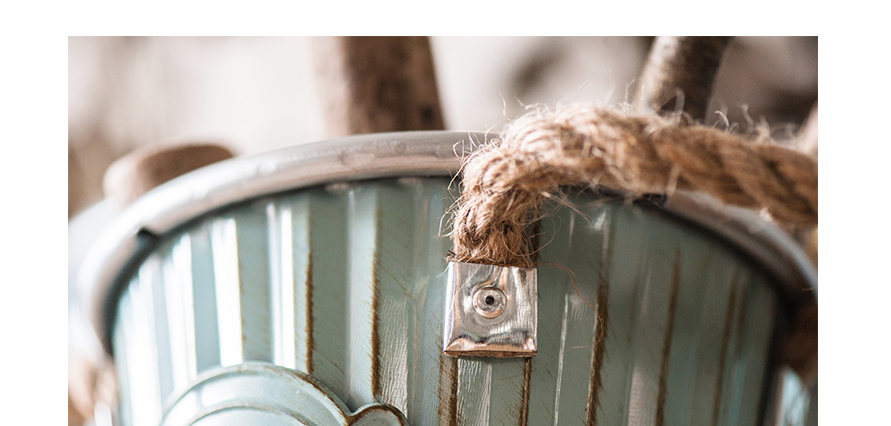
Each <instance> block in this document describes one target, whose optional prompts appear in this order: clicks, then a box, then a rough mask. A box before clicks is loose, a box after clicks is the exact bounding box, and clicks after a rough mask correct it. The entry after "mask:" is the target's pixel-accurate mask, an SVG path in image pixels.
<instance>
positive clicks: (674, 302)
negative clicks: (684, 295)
mask: <svg viewBox="0 0 891 426" xmlns="http://www.w3.org/2000/svg"><path fill="white" fill-rule="evenodd" d="M680 288H681V250H680V249H675V254H674V270H673V271H672V274H671V298H670V299H669V302H668V327H667V329H666V330H665V340H664V341H663V343H662V366H661V367H660V371H659V395H658V396H657V398H656V404H657V406H656V426H662V425H663V424H664V422H665V397H666V393H667V390H668V357H669V354H670V353H671V338H672V335H673V334H674V319H675V314H676V313H677V308H678V293H680Z"/></svg>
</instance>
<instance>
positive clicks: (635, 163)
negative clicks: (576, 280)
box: [450, 105, 817, 267]
mask: <svg viewBox="0 0 891 426" xmlns="http://www.w3.org/2000/svg"><path fill="white" fill-rule="evenodd" d="M462 170H463V171H462V173H463V176H462V178H463V179H462V181H463V192H462V194H461V197H460V199H459V200H458V207H457V209H456V210H455V211H454V218H453V220H454V229H453V232H452V239H453V241H454V254H453V255H452V256H451V257H450V260H452V261H459V262H472V263H486V264H497V265H509V266H523V267H534V265H535V264H534V262H533V258H532V253H533V251H534V248H533V247H532V246H531V244H530V241H529V237H528V235H527V233H526V227H527V226H528V225H529V218H530V212H535V211H537V209H538V207H539V206H540V205H541V203H542V202H543V201H544V200H545V199H546V198H550V197H553V196H554V195H555V194H556V193H557V191H558V190H559V187H560V186H562V185H575V184H599V185H604V186H606V187H611V188H614V189H619V190H624V191H627V192H629V193H631V194H633V195H642V194H645V193H650V194H652V193H657V194H670V193H671V192H672V191H673V190H675V189H686V190H693V191H701V192H705V193H708V194H710V195H711V196H713V197H715V198H717V199H718V200H721V201H723V202H724V203H727V204H731V205H736V206H741V207H749V208H764V209H766V210H767V212H768V213H769V214H770V215H771V216H772V217H773V218H774V220H776V221H777V222H779V223H782V224H796V225H816V224H817V162H816V160H814V159H813V158H811V157H809V156H807V155H805V154H802V153H799V152H796V151H792V150H789V149H786V148H782V147H779V146H776V145H771V144H768V143H753V142H752V141H749V140H746V139H744V138H742V137H740V136H737V135H734V134H731V133H727V132H724V131H720V130H716V129H713V128H710V127H705V126H681V125H678V124H677V123H676V122H675V121H672V120H669V119H665V118H660V117H656V116H634V115H625V114H623V113H619V112H615V111H612V110H609V109H605V108H602V107H596V106H592V105H573V106H568V107H564V108H560V109H557V110H555V111H536V112H533V113H530V114H527V115H525V116H523V117H521V118H519V119H517V120H516V121H514V122H512V123H511V124H510V125H509V126H508V128H507V129H506V130H505V132H503V133H502V135H501V139H500V140H496V141H494V142H492V143H490V144H488V145H485V146H483V147H482V148H480V149H479V150H477V151H475V152H474V153H473V154H471V155H470V156H469V157H468V158H466V159H465V162H464V165H463V169H462Z"/></svg>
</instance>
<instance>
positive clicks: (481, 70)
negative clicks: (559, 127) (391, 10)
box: [68, 37, 817, 219]
mask: <svg viewBox="0 0 891 426" xmlns="http://www.w3.org/2000/svg"><path fill="white" fill-rule="evenodd" d="M652 42H653V38H652V37H503V38H501V37H495V38H492V37H482V38H479V37H432V38H431V39H430V43H431V49H432V54H433V61H434V67H435V73H436V79H437V84H438V89H439V97H440V101H441V104H442V115H443V119H444V122H445V127H446V129H450V130H474V131H484V130H487V129H491V130H495V131H498V130H500V129H501V127H502V126H503V125H504V124H505V123H506V122H507V120H508V119H512V118H515V117H517V116H518V115H520V114H522V112H523V111H524V105H531V104H544V105H547V106H552V107H553V106H557V105H560V104H567V103H572V102H580V101H588V102H591V101H593V102H599V103H603V104H607V105H610V104H615V103H619V102H625V101H629V102H630V101H632V99H631V97H632V96H633V93H634V90H633V85H634V83H635V82H636V81H637V80H636V79H637V78H639V76H640V72H641V69H642V66H643V64H644V61H645V59H646V55H647V52H648V49H649V47H650V45H651V43H652ZM68 76H69V77H68V78H69V80H68V217H69V219H70V218H72V217H73V216H74V215H76V214H77V213H78V212H80V211H82V210H83V209H85V208H87V207H89V206H90V205H92V204H94V203H96V202H98V201H99V200H101V199H102V197H103V195H102V176H103V174H104V173H105V170H106V168H107V167H108V165H109V164H111V163H112V162H113V161H114V160H115V159H117V158H119V157H120V156H122V155H124V154H126V153H128V152H130V151H132V150H133V149H135V148H139V147H144V146H163V145H168V144H175V143H182V142H216V143H219V144H222V145H224V146H226V147H228V148H229V149H231V150H232V151H233V152H234V153H235V154H236V155H251V154H256V153H260V152H265V151H270V150H274V149H277V148H283V147H287V146H291V145H296V144H303V143H308V142H314V141H318V140H322V139H325V138H326V137H328V134H327V131H326V126H325V120H324V111H323V105H322V100H321V98H320V91H321V89H320V85H319V84H318V79H317V75H316V68H315V66H314V64H313V51H312V40H311V39H309V38H302V37H296V38H267V37H71V38H69V41H68ZM816 100H817V38H816V37H738V38H735V39H734V40H733V41H732V42H731V44H730V46H729V47H728V48H727V51H726V54H725V56H724V60H723V62H722V65H721V67H720V68H719V70H718V74H717V77H716V80H715V87H714V96H713V98H712V101H711V104H710V106H709V111H710V113H709V115H708V117H707V123H708V124H713V125H718V126H724V125H725V124H724V123H725V120H724V119H723V118H722V116H721V114H718V112H719V111H720V112H722V113H723V114H724V115H726V117H727V121H729V122H730V123H735V124H736V125H737V128H738V129H739V130H740V131H742V132H746V131H751V128H752V123H766V124H767V125H768V126H769V128H770V131H771V134H772V135H773V137H774V138H775V139H776V140H778V141H779V142H782V141H784V140H789V139H791V137H792V135H793V134H794V132H795V131H797V129H798V128H799V127H800V126H801V125H802V123H803V122H804V120H805V119H806V118H807V116H808V113H809V112H810V110H811V107H812V106H813V105H814V104H815V102H816Z"/></svg>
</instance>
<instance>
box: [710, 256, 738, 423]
mask: <svg viewBox="0 0 891 426" xmlns="http://www.w3.org/2000/svg"><path fill="white" fill-rule="evenodd" d="M738 287H739V272H736V273H734V275H733V279H732V280H731V284H730V303H729V304H728V306H727V315H725V316H724V335H723V337H721V355H720V358H719V359H718V381H717V389H715V400H714V402H713V403H712V406H713V408H712V425H713V426H717V424H718V413H720V412H721V397H722V395H721V394H722V393H723V391H724V365H725V360H726V358H727V347H728V346H729V345H730V325H731V323H732V321H733V309H734V307H736V292H737V288H738Z"/></svg>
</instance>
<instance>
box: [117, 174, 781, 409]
mask: <svg viewBox="0 0 891 426" xmlns="http://www.w3.org/2000/svg"><path fill="white" fill-rule="evenodd" d="M448 185H449V180H448V179H445V178H430V179H423V178H405V179H399V180H396V179H388V180H378V181H369V182H360V183H353V184H342V185H333V186H329V187H326V188H315V189H308V190H304V191H299V192H295V193H291V194H287V195H281V196H277V197H271V198H264V199H260V200H256V201H253V202H250V203H248V204H243V205H241V206H238V207H235V208H230V209H228V210H226V211H223V212H221V213H216V214H214V215H212V216H209V217H205V218H202V219H200V220H199V221H197V222H194V223H192V224H191V225H189V226H187V227H185V228H184V230H183V231H182V232H181V233H177V234H176V235H175V236H173V237H170V238H167V239H165V241H164V242H163V243H162V244H161V246H160V247H159V248H158V249H157V250H156V251H155V252H153V253H152V254H151V255H150V256H149V257H148V258H147V259H146V260H145V261H144V262H143V264H142V266H141V267H140V268H139V270H138V273H137V274H136V275H135V276H134V277H133V279H132V281H131V282H130V284H129V285H128V286H127V287H126V289H125V290H124V292H123V294H122V296H121V302H120V305H119V308H118V317H117V323H116V326H115V333H114V347H115V360H116V364H117V368H118V369H119V375H118V377H119V379H120V381H121V383H120V387H121V400H122V407H121V416H122V419H123V421H124V423H125V424H128V425H157V424H158V423H159V422H160V420H161V416H162V415H163V413H164V412H166V411H167V410H169V409H170V406H171V405H172V404H173V403H174V401H176V400H177V399H179V398H180V397H181V396H182V395H183V394H187V393H188V389H189V387H190V386H191V385H192V384H193V383H194V382H195V380H196V377H198V375H200V374H202V373H205V372H209V371H213V370H214V369H216V368H220V367H227V366H232V365H238V364H241V363H243V362H249V361H250V362H265V363H271V364H276V365H280V366H283V367H287V368H290V369H294V370H296V371H300V372H303V373H306V374H308V375H310V376H311V377H312V378H314V379H315V380H317V381H318V382H320V383H322V384H323V385H324V386H326V387H327V388H328V389H330V390H331V392H333V393H334V394H335V395H336V396H337V397H338V398H339V399H341V400H342V401H343V402H344V403H345V404H346V406H347V408H348V409H349V410H351V411H355V410H357V409H359V407H360V406H363V405H365V404H369V403H373V402H382V403H386V404H389V405H391V406H393V407H395V408H397V409H399V410H400V411H402V413H403V414H404V415H405V417H406V418H407V419H408V422H409V423H410V424H412V425H438V424H459V425H524V424H528V425H545V424H554V425H558V424H574V425H575V424H598V425H685V424H690V425H756V424H759V421H760V420H761V416H762V411H763V410H764V404H765V401H766V400H767V399H766V397H765V392H767V390H766V389H769V384H770V383H772V380H771V377H770V375H771V374H772V371H771V369H770V368H769V367H768V365H769V364H768V355H769V348H770V343H771V340H772V334H773V330H774V329H775V326H776V325H777V324H776V321H777V310H778V309H777V305H778V303H777V300H776V296H775V293H774V291H773V290H772V288H771V286H770V285H769V283H768V281H767V278H766V277H765V276H764V275H762V274H761V273H759V272H758V271H757V270H755V269H754V268H753V266H752V265H751V264H750V263H748V262H747V261H746V260H744V259H742V258H741V257H740V256H739V255H737V253H736V252H734V251H733V250H731V249H729V248H728V247H726V246H725V245H724V244H723V243H721V242H719V241H717V240H716V239H714V238H712V237H710V236H708V235H706V234H703V233H701V232H698V231H697V230H695V229H693V228H691V227H690V226H688V225H684V224H682V223H679V222H676V221H674V220H672V219H669V218H666V217H663V216H662V215H660V214H659V213H658V212H656V211H654V210H652V209H646V208H641V207H639V206H636V205H626V204H624V203H623V202H622V201H621V200H619V201H615V202H604V201H603V200H602V199H598V198H597V197H595V196H594V195H591V194H582V195H580V196H578V197H576V198H574V199H573V201H572V202H573V204H574V205H573V207H574V208H556V207H555V208H553V209H552V211H551V212H550V214H549V215H548V216H547V217H546V218H545V219H544V220H543V221H542V223H541V226H542V229H541V246H542V249H541V253H540V254H541V266H539V270H538V280H539V281H538V282H539V301H538V303H539V306H538V312H539V319H538V327H539V329H538V354H537V356H535V357H534V358H532V359H528V360H525V359H473V358H468V359H463V358H462V359H457V360H456V359H453V358H449V357H447V356H445V355H443V354H442V327H443V318H442V315H443V305H444V289H445V287H446V285H445V284H446V283H445V280H446V274H445V269H446V261H445V257H446V254H447V251H448V249H449V248H450V242H449V241H448V239H447V238H445V237H441V233H442V232H444V231H445V230H446V229H447V227H446V224H445V223H444V220H445V219H443V217H444V214H445V212H446V210H447V208H448V207H449V206H450V205H451V204H452V202H453V198H452V196H451V194H450V193H449V192H448V190H447V188H448Z"/></svg>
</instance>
